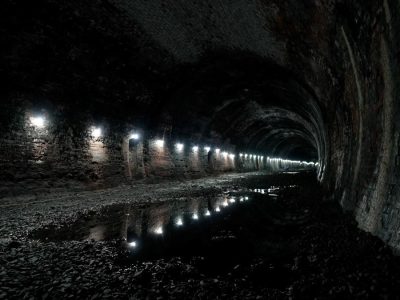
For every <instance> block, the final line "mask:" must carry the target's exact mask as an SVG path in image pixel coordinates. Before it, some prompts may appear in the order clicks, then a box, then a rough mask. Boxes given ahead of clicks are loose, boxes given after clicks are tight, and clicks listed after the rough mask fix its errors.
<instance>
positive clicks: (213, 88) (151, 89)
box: [2, 0, 335, 159]
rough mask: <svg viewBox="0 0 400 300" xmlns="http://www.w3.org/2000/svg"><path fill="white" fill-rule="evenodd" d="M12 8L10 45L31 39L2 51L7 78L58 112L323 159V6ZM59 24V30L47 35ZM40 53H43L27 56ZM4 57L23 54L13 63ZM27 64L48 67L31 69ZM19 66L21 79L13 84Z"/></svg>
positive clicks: (327, 15) (327, 9)
mask: <svg viewBox="0 0 400 300" xmlns="http://www.w3.org/2000/svg"><path fill="white" fill-rule="evenodd" d="M8 4H10V5H11V10H13V9H14V13H15V16H14V17H12V16H13V15H14V13H13V14H9V15H4V18H8V19H10V18H11V19H12V20H14V19H13V18H15V20H16V19H24V20H25V23H24V24H23V25H22V26H20V27H17V28H8V30H7V28H6V29H5V30H4V32H3V33H4V36H3V38H4V39H5V41H6V44H11V42H12V41H13V40H12V39H13V36H16V35H18V36H26V37H28V38H27V39H26V40H24V39H21V40H20V41H19V42H20V44H21V45H22V46H23V47H22V46H21V47H20V48H18V47H17V48H15V47H14V49H11V50H9V52H7V51H8V49H7V48H5V49H3V50H2V51H4V52H5V57H10V76H9V83H10V85H15V83H16V82H17V83H18V82H21V85H23V87H24V89H25V90H28V91H29V90H34V91H35V93H37V91H38V90H40V91H42V92H43V93H45V94H46V97H48V96H49V95H50V96H51V97H53V99H54V98H57V97H58V98H63V97H65V99H67V100H59V102H61V105H62V106H63V107H64V106H65V105H64V104H63V102H68V103H69V105H70V104H72V105H74V103H75V104H76V105H77V106H78V107H79V108H80V109H82V110H91V111H92V112H93V113H98V114H100V115H101V114H102V112H104V111H106V112H107V114H109V115H114V118H116V119H117V118H122V117H123V116H128V115H129V116H130V117H131V118H132V119H134V120H135V121H136V122H137V123H138V125H139V126H141V125H142V126H144V127H146V128H155V130H159V131H161V130H162V127H163V126H170V127H172V128H173V129H174V133H175V134H177V135H185V136H189V137H195V138H200V137H201V138H205V139H207V138H208V139H210V140H212V139H215V138H218V139H219V140H221V139H222V140H224V141H226V142H229V143H232V144H234V145H237V146H238V148H239V149H243V150H249V151H262V152H264V153H265V152H266V153H269V154H271V155H280V154H282V155H288V156H290V155H292V153H297V154H296V155H297V156H301V157H304V158H307V159H311V158H312V159H316V158H317V157H319V158H320V159H322V158H323V157H324V155H325V154H324V153H325V151H326V149H325V148H326V145H325V144H326V143H325V134H326V133H325V128H324V123H325V120H324V118H325V115H326V113H325V104H326V103H324V101H325V99H324V94H323V93H321V88H322V87H321V86H320V85H319V83H320V82H324V83H328V84H329V82H330V80H332V78H331V75H329V74H330V73H332V72H329V70H330V67H329V64H328V63H327V61H326V60H325V58H324V57H325V56H326V55H325V54H327V53H324V51H326V52H328V51H329V50H328V49H330V46H331V45H330V44H329V43H328V40H327V39H326V36H325V35H326V34H327V32H328V30H332V29H333V28H334V24H335V20H334V18H333V16H334V14H333V13H332V10H333V8H332V6H331V4H330V3H320V2H319V1H288V2H285V3H282V1H277V0H271V1H244V0H235V1H229V2H226V1H184V0H179V1H170V0H168V1H143V0H141V1H128V0H119V1H116V0H109V1H97V2H96V3H95V4H85V5H83V4H81V3H78V2H76V1H70V2H68V3H63V4H60V3H58V2H57V3H56V2H54V1H51V0H47V1H44V0H43V1H42V2H41V4H42V6H41V5H38V4H35V5H32V9H31V14H29V15H26V14H23V13H21V12H20V11H18V10H17V9H16V8H15V7H14V8H13V2H12V1H8ZM21 14H22V15H21ZM55 15H56V16H57V18H55V17H54V16H55ZM12 20H11V21H10V22H8V23H7V24H13V22H12ZM315 25H318V26H315ZM55 28H59V29H60V30H62V31H64V32H65V34H64V35H57V36H54V32H56V30H55ZM16 31H17V32H18V31H20V32H18V33H19V34H14V35H13V33H15V32H16ZM10 32H11V34H10ZM21 32H23V33H24V34H25V35H24V34H21ZM8 37H9V40H7V38H8ZM48 40H51V43H48ZM26 45H29V47H27V46H26ZM24 48H31V50H32V49H33V50H34V51H33V52H32V51H31V52H29V53H25V52H24V50H23V49H24ZM16 49H18V51H17V52H16ZM39 52H41V53H43V58H42V59H37V58H36V57H35V59H29V55H32V54H31V53H39ZM10 53H17V55H18V58H21V57H22V59H21V61H22V63H20V65H17V67H16V66H15V65H13V63H14V60H13V57H12V54H10ZM24 58H26V59H25V60H24ZM31 61H35V62H36V63H37V65H41V64H43V65H49V66H52V67H51V69H49V70H48V72H45V73H43V72H41V73H37V72H38V71H37V70H39V69H40V68H37V66H36V65H31V63H30V62H31ZM24 62H28V63H29V64H26V65H24ZM14 70H18V71H21V72H20V73H23V72H24V71H25V72H24V78H18V80H16V78H15V76H16V75H15V71H14ZM327 70H328V72H327ZM20 73H19V74H20ZM29 74H31V79H29V78H28V77H29ZM17 76H19V75H17ZM37 78H41V79H42V80H41V81H40V82H39V81H38V79H37ZM18 88H19V89H20V90H21V88H20V87H18ZM62 90H63V91H62ZM54 93H55V94H56V95H54ZM60 95H61V96H60ZM40 96H41V95H40ZM82 98H84V99H91V100H90V101H91V104H88V102H89V100H87V101H82V100H81V99H82ZM52 102H54V101H52ZM299 149H303V150H299Z"/></svg>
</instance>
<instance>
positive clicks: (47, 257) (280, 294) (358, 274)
mask: <svg viewBox="0 0 400 300" xmlns="http://www.w3.org/2000/svg"><path fill="white" fill-rule="evenodd" d="M289 176H290V178H289ZM266 182H269V184H276V185H279V184H283V183H287V182H292V183H296V184H297V185H298V186H299V189H296V191H295V192H291V191H290V190H285V189H283V190H282V191H281V192H280V193H279V198H277V199H274V198H271V199H270V200H269V201H267V202H266V201H264V200H265V198H262V197H264V196H263V195H259V194H257V193H254V195H253V197H254V199H255V201H256V203H257V201H258V202H259V203H260V205H264V206H259V207H263V211H267V212H268V213H265V214H262V215H261V217H262V218H264V219H265V224H264V225H265V226H264V227H263V226H261V227H260V229H259V235H260V234H261V236H265V238H264V239H263V240H261V243H260V245H261V246H260V247H258V248H260V249H259V250H260V251H259V252H260V253H264V254H263V255H254V257H251V258H250V259H248V260H246V262H244V263H238V264H233V265H232V266H230V267H229V268H228V269H224V270H220V271H219V270H218V267H217V266H216V267H215V268H214V269H215V270H213V268H211V270H213V272H210V268H209V266H208V267H207V268H205V267H204V266H205V265H206V263H205V262H206V261H207V257H203V256H201V255H200V256H193V257H168V258H167V257H165V258H157V259H151V260H141V261H132V260H130V258H129V256H128V255H127V253H126V252H124V251H123V250H122V249H121V247H120V241H118V240H113V241H107V242H93V241H61V242H40V241H36V240H31V239H29V234H30V233H31V232H32V231H34V230H37V229H39V228H41V227H43V226H47V225H49V224H52V225H54V224H56V225H57V224H60V226H61V224H68V223H69V222H71V223H72V222H74V221H75V220H76V219H77V218H82V216H85V214H87V213H88V212H90V211H98V210H100V209H101V208H102V207H103V206H107V205H112V204H116V203H136V202H137V203H143V202H157V201H168V200H171V199H174V200H179V199H185V198H187V197H200V196H209V195H220V194H222V193H223V192H225V191H227V190H233V189H236V188H238V187H239V188H240V187H243V188H257V187H258V188H260V187H261V186H265V185H266ZM257 197H259V199H258V198H257ZM1 203H2V205H1V210H2V213H1V216H0V219H1V223H0V233H1V240H0V298H4V299H55V298H59V299H64V298H71V299H107V298H110V299H111V298H120V299H226V298H231V299H245V298H249V299H270V298H272V299H302V298H307V299H309V298H318V299H325V298H362V299H365V298H372V299H376V298H386V299H390V298H399V295H400V261H399V258H398V257H395V256H393V255H392V254H391V251H390V249H388V248H387V247H386V246H385V245H383V243H382V242H381V241H379V240H378V239H376V238H374V237H372V236H371V235H369V234H367V233H364V232H361V231H360V230H358V229H357V226H356V224H355V223H354V221H353V220H352V218H351V216H348V215H344V214H343V213H342V212H341V211H340V209H339V208H338V206H337V205H336V204H334V203H330V202H325V201H323V196H322V194H321V192H320V190H319V188H318V187H317V184H316V182H315V181H314V180H313V179H311V177H310V175H309V174H305V175H303V174H301V175H266V174H263V173H248V174H231V175H223V176H219V177H217V178H205V179H198V180H190V181H185V182H173V183H171V182H165V183H160V184H152V185H148V184H140V185H135V186H131V187H120V188H114V189H109V190H103V191H93V192H84V193H78V194H57V195H47V196H43V197H20V198H13V199H3V200H2V202H1ZM265 205H266V206H265ZM259 212H260V213H264V212H262V211H261V210H259ZM252 213H253V214H257V213H258V212H257V210H254V212H252ZM246 218H247V219H246ZM251 218H252V217H251V215H249V216H247V217H246V216H244V217H243V219H241V222H251V221H252V220H251ZM234 225H235V224H233V225H232V226H234ZM231 229H232V231H234V230H235V227H232V228H231ZM240 230H242V229H240ZM264 248H265V251H264ZM263 251H264V252H263ZM214 271H215V272H214Z"/></svg>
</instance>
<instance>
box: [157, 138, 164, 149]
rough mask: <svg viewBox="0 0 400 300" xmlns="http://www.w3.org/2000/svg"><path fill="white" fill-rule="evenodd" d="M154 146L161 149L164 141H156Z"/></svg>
mask: <svg viewBox="0 0 400 300" xmlns="http://www.w3.org/2000/svg"><path fill="white" fill-rule="evenodd" d="M155 144H156V146H157V147H160V148H162V147H164V140H156V142H155Z"/></svg>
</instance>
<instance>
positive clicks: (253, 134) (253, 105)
mask: <svg viewBox="0 0 400 300" xmlns="http://www.w3.org/2000/svg"><path fill="white" fill-rule="evenodd" d="M171 78H174V79H173V80H175V81H177V82H178V84H176V86H175V87H174V88H172V89H171V90H172V92H171V93H170V95H169V96H168V99H167V100H166V104H165V110H166V111H168V113H169V115H170V116H171V119H172V120H173V123H174V124H175V127H176V128H179V129H182V128H185V129H186V130H187V132H186V134H190V132H189V131H196V130H197V131H201V134H202V136H203V137H205V138H209V137H210V136H209V134H210V133H211V132H218V133H219V134H220V135H221V136H223V137H224V138H225V139H229V140H230V142H232V143H233V144H234V145H235V146H236V147H237V148H238V149H240V150H242V151H250V149H251V151H259V152H261V153H267V154H269V155H271V156H282V157H285V158H289V159H290V158H291V157H290V156H291V154H292V150H291V149H292V148H295V149H297V150H296V151H297V153H301V152H303V154H302V156H303V157H304V158H306V157H308V158H310V159H313V160H315V161H318V162H319V163H320V166H321V167H320V169H319V174H318V177H319V179H320V180H322V179H323V172H322V170H323V167H324V164H325V161H326V157H325V156H326V153H327V147H328V145H327V142H326V141H327V139H326V131H327V128H326V127H325V125H324V124H325V122H324V114H323V111H324V106H323V105H321V101H319V100H318V98H317V97H316V95H315V93H314V92H313V91H312V89H311V88H310V87H309V86H307V85H306V84H305V83H304V82H303V81H301V80H300V79H299V78H297V77H296V76H295V75H294V74H293V73H291V72H290V71H289V70H287V69H285V68H283V67H281V66H278V65H276V64H274V63H273V62H271V61H269V60H266V59H264V58H261V57H259V56H256V55H254V54H249V53H243V52H232V51H225V52H223V54H221V53H218V54H209V55H208V56H205V57H204V58H203V59H202V60H200V62H198V63H196V64H191V65H189V66H185V67H184V68H183V69H181V70H178V71H176V72H175V73H174V74H173V75H171ZM290 141H293V142H294V144H291V143H290ZM301 149H302V150H301ZM307 153H308V154H307Z"/></svg>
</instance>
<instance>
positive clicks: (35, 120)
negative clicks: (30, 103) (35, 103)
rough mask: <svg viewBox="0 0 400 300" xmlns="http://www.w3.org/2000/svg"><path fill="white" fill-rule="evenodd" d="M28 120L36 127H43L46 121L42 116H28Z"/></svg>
mask: <svg viewBox="0 0 400 300" xmlns="http://www.w3.org/2000/svg"><path fill="white" fill-rule="evenodd" d="M29 121H30V122H31V124H32V125H33V126H35V127H37V128H43V127H44V126H45V123H46V120H45V119H44V118H43V117H30V118H29Z"/></svg>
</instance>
